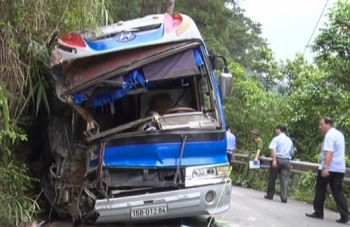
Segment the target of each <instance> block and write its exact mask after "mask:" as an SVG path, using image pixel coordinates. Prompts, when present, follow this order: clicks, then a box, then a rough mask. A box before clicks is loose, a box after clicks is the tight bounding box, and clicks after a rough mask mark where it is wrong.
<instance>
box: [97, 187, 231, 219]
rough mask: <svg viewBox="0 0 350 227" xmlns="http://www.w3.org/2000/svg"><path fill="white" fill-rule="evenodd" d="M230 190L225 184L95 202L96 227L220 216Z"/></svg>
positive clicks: (228, 203)
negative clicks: (108, 224) (200, 216)
mask: <svg viewBox="0 0 350 227" xmlns="http://www.w3.org/2000/svg"><path fill="white" fill-rule="evenodd" d="M231 189H232V184H231V181H229V182H227V183H226V185H225V184H224V183H222V184H214V185H206V186H199V187H193V188H186V189H179V190H174V191H166V192H159V193H153V194H144V195H138V196H129V197H121V198H112V199H109V200H107V199H103V200H97V201H96V203H95V210H96V212H97V213H98V216H99V217H98V219H97V220H96V223H113V222H145V221H155V220H162V219H172V218H185V217H193V216H199V215H212V214H218V213H223V212H225V211H227V210H228V209H229V208H230V201H231ZM220 195H221V198H220Z"/></svg>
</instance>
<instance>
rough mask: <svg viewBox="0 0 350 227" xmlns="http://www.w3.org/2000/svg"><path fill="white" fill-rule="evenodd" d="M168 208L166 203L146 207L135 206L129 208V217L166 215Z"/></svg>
mask: <svg viewBox="0 0 350 227" xmlns="http://www.w3.org/2000/svg"><path fill="white" fill-rule="evenodd" d="M167 213H168V209H167V207H166V205H161V206H154V207H148V208H136V209H132V210H131V218H143V217H152V216H160V215H166V214H167Z"/></svg>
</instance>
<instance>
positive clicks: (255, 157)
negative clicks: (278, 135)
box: [246, 129, 264, 185]
mask: <svg viewBox="0 0 350 227" xmlns="http://www.w3.org/2000/svg"><path fill="white" fill-rule="evenodd" d="M250 133H251V136H252V139H253V142H254V144H255V146H254V151H252V152H251V153H250V154H249V161H254V162H258V161H259V159H260V155H261V153H262V150H263V146H264V142H263V140H262V139H261V137H260V132H259V130H258V129H253V130H252V131H251V132H250ZM247 171H248V173H247V180H246V182H247V184H248V185H250V184H251V181H252V180H254V175H255V174H256V171H255V170H254V169H249V168H248V167H247Z"/></svg>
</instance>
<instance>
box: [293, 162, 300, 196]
mask: <svg viewBox="0 0 350 227" xmlns="http://www.w3.org/2000/svg"><path fill="white" fill-rule="evenodd" d="M295 162H300V159H296V160H295ZM299 179H300V174H299V173H292V188H293V189H296V190H299Z"/></svg>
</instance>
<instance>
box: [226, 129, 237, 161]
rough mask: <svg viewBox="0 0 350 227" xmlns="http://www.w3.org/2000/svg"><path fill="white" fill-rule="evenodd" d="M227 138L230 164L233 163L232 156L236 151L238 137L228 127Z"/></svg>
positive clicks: (227, 152)
mask: <svg viewBox="0 0 350 227" xmlns="http://www.w3.org/2000/svg"><path fill="white" fill-rule="evenodd" d="M226 138H227V150H226V154H227V159H228V162H229V163H230V162H231V158H232V155H233V154H234V153H235V150H236V137H235V135H233V134H232V133H231V128H230V127H229V126H227V128H226Z"/></svg>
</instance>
